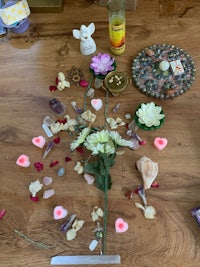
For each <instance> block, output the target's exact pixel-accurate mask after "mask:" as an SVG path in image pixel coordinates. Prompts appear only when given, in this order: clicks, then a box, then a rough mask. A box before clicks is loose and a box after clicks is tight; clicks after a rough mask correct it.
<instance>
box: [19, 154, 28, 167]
mask: <svg viewBox="0 0 200 267" xmlns="http://www.w3.org/2000/svg"><path fill="white" fill-rule="evenodd" d="M16 164H17V165H19V166H21V167H29V166H30V164H31V163H30V160H29V157H28V156H27V155H24V154H22V155H20V156H19V157H18V159H17V161H16Z"/></svg>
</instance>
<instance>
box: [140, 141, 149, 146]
mask: <svg viewBox="0 0 200 267" xmlns="http://www.w3.org/2000/svg"><path fill="white" fill-rule="evenodd" d="M146 143H147V142H146V141H145V140H142V141H140V142H139V145H140V146H143V145H146Z"/></svg>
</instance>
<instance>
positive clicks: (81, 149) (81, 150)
mask: <svg viewBox="0 0 200 267" xmlns="http://www.w3.org/2000/svg"><path fill="white" fill-rule="evenodd" d="M76 151H78V152H79V153H80V154H81V155H83V154H84V150H83V148H82V147H81V146H79V147H77V148H76Z"/></svg>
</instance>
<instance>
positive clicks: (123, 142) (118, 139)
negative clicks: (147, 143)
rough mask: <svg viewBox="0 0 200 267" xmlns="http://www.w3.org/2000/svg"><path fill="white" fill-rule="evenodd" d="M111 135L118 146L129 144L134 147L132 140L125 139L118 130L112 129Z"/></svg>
mask: <svg viewBox="0 0 200 267" xmlns="http://www.w3.org/2000/svg"><path fill="white" fill-rule="evenodd" d="M109 134H110V137H111V138H112V140H113V141H114V142H115V144H117V145H118V146H128V147H132V142H131V141H128V140H125V139H123V138H122V137H121V136H120V134H119V133H118V132H116V131H110V132H109Z"/></svg>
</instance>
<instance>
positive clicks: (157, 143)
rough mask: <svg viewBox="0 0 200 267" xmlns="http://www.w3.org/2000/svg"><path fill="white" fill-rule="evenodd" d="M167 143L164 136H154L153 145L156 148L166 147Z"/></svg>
mask: <svg viewBox="0 0 200 267" xmlns="http://www.w3.org/2000/svg"><path fill="white" fill-rule="evenodd" d="M167 143H168V140H167V139H166V138H161V137H156V138H155V139H154V142H153V144H154V146H155V147H156V148H157V149H158V150H162V149H164V148H165V147H166V145H167Z"/></svg>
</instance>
